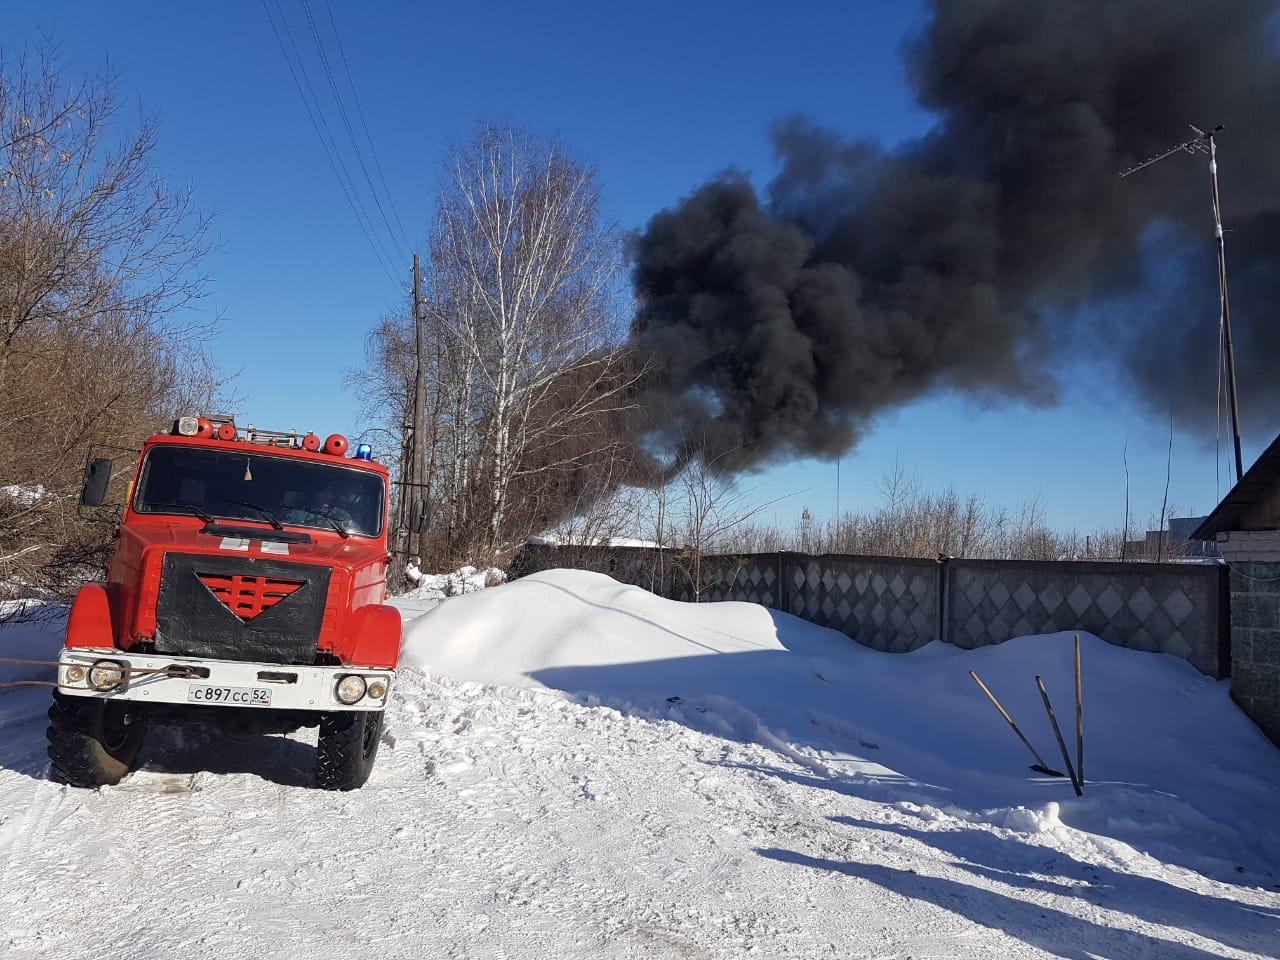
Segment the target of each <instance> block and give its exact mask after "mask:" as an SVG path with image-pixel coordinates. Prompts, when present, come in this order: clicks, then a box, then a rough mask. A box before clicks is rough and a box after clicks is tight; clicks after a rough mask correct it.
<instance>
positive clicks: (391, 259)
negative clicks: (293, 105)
mask: <svg viewBox="0 0 1280 960" xmlns="http://www.w3.org/2000/svg"><path fill="white" fill-rule="evenodd" d="M273 2H274V3H275V5H276V12H277V13H279V14H280V20H281V23H282V24H283V25H284V33H285V36H286V37H287V38H288V40H289V46H290V47H291V48H292V49H293V55H294V58H295V59H296V60H297V62H298V71H299V73H301V75H302V82H303V84H305V86H306V88H307V91H308V92H309V93H310V94H311V102H312V103H313V104H314V105H315V108H316V116H318V117H319V119H320V126H321V127H323V129H324V136H327V137H328V143H329V146H330V147H331V148H332V150H333V154H334V156H335V157H337V158H338V165H339V166H340V167H341V168H342V173H343V174H345V176H346V183H347V185H348V186H349V188H350V191H351V196H352V197H353V199H354V200H355V203H356V205H357V206H358V207H359V208H360V211H361V213H362V214H363V215H364V218H365V220H366V222H367V223H368V227H369V232H370V235H371V237H372V239H373V240H374V241H376V242H377V245H378V248H379V249H380V250H381V251H382V254H383V256H384V257H385V258H386V262H387V263H388V264H390V265H391V272H392V273H393V274H394V273H396V272H397V271H396V268H395V264H396V263H397V258H396V256H395V255H394V254H392V252H391V248H389V247H388V246H387V245H386V243H385V242H384V241H383V239H382V237H381V235H379V233H378V231H377V229H376V227H375V225H374V222H373V216H372V215H371V214H370V213H369V210H368V208H367V207H366V206H365V204H364V200H363V199H362V198H361V197H360V190H359V188H357V186H356V182H355V178H353V177H352V176H351V171H350V170H349V169H348V167H347V163H346V160H345V159H344V158H343V156H342V151H341V149H339V147H338V139H337V137H335V136H334V135H333V131H332V130H331V129H330V128H329V121H328V119H327V118H326V117H325V111H324V109H323V108H322V107H321V105H320V97H319V95H318V94H317V93H316V89H315V87H314V86H313V85H312V83H311V76H310V74H308V73H307V66H306V61H305V60H304V59H303V57H302V51H301V50H300V49H299V48H298V43H297V41H296V40H295V39H294V36H293V29H292V28H291V27H290V26H289V19H288V17H286V16H285V14H284V9H283V8H282V7H281V6H280V0H273ZM322 139H323V137H322ZM394 246H395V244H394V242H393V243H392V247H394Z"/></svg>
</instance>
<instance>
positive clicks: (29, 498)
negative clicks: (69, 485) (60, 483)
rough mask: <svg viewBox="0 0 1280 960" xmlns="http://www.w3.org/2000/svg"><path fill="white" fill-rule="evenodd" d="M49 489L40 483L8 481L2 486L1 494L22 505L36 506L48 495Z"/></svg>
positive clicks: (0, 487) (0, 488)
mask: <svg viewBox="0 0 1280 960" xmlns="http://www.w3.org/2000/svg"><path fill="white" fill-rule="evenodd" d="M48 493H49V492H48V491H47V490H46V489H45V488H44V486H42V485H41V484H38V483H32V484H22V483H8V484H4V485H2V486H0V496H4V497H7V498H8V499H10V500H12V501H13V502H14V503H16V504H17V505H18V506H20V507H31V506H35V505H36V504H37V503H39V502H40V501H41V500H43V499H45V497H47V496H48Z"/></svg>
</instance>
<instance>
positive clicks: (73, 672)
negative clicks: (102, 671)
mask: <svg viewBox="0 0 1280 960" xmlns="http://www.w3.org/2000/svg"><path fill="white" fill-rule="evenodd" d="M84 674H85V670H84V667H82V666H80V664H78V663H73V664H72V665H71V666H69V667H67V683H80V682H81V681H82V680H84Z"/></svg>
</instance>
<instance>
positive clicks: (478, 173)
mask: <svg viewBox="0 0 1280 960" xmlns="http://www.w3.org/2000/svg"><path fill="white" fill-rule="evenodd" d="M599 207H600V193H599V187H598V185H597V183H596V178H595V174H594V171H592V170H591V169H590V168H589V167H587V166H586V165H584V164H582V163H579V162H577V161H576V160H574V159H573V158H572V157H570V156H569V155H568V154H567V153H566V152H565V150H564V149H563V148H562V147H561V146H559V145H558V144H556V143H554V142H550V141H544V140H539V139H537V138H535V137H533V136H531V135H530V134H528V133H527V132H525V131H522V130H520V129H518V128H516V127H513V126H510V125H504V124H484V125H481V126H480V127H479V128H478V129H477V131H476V133H475V136H474V137H473V138H472V140H471V141H470V142H469V143H468V144H466V145H465V146H463V147H460V148H458V149H457V150H455V151H454V152H453V153H452V154H451V155H450V156H449V158H448V160H447V161H446V164H445V181H444V184H443V185H442V189H441V192H440V196H439V200H438V203H437V208H436V217H435V228H434V233H433V236H432V239H431V251H430V261H431V281H432V294H433V295H432V297H431V300H430V313H431V318H430V321H431V323H432V326H433V329H434V332H435V335H436V336H437V338H438V340H439V342H440V343H441V345H442V346H441V349H442V350H443V351H444V352H445V353H447V354H448V355H449V364H448V374H449V376H450V377H451V378H452V382H451V383H450V384H449V389H450V390H451V392H452V394H453V396H454V398H455V404H456V407H457V409H456V412H455V415H454V421H455V425H456V428H457V429H456V431H455V436H456V440H457V444H456V447H455V450H454V458H453V467H454V470H455V471H458V472H461V473H464V474H465V476H462V475H459V476H457V477H456V478H455V481H454V482H455V484H456V485H457V486H458V487H459V488H460V487H461V486H462V485H464V484H467V485H470V486H472V487H473V488H479V489H482V490H483V491H484V496H485V501H484V502H483V503H482V504H479V503H478V504H476V505H475V506H476V508H477V509H479V510H480V511H481V512H482V515H483V522H484V530H485V535H484V539H485V544H486V546H487V547H488V549H489V550H490V551H494V550H497V549H499V548H500V547H501V545H502V541H503V533H504V529H505V521H506V519H507V514H508V511H509V509H510V507H511V504H512V500H513V491H514V490H516V489H517V488H518V487H520V486H524V485H531V484H534V483H535V478H537V477H542V478H545V477H546V476H547V475H553V474H557V473H559V474H564V473H567V472H571V471H573V470H574V469H575V468H578V467H581V466H583V465H585V464H587V463H590V462H592V461H594V460H598V459H599V458H600V457H601V456H602V454H603V453H605V452H607V451H608V450H610V449H613V448H615V447H616V446H617V445H618V444H619V443H620V442H621V441H620V440H619V438H618V437H616V436H614V437H609V436H602V435H601V432H600V427H601V425H602V423H604V422H605V421H607V420H608V419H609V418H610V417H612V416H615V415H618V414H620V413H622V412H623V411H626V410H628V409H630V407H631V406H632V399H631V398H632V396H633V392H634V391H633V389H632V388H633V387H634V385H635V383H636V380H637V379H638V377H639V375H640V371H637V370H635V369H634V368H633V367H631V366H630V365H629V363H630V358H629V355H628V354H627V352H626V351H625V350H624V349H623V347H622V346H620V337H619V329H618V325H617V320H616V316H615V315H614V313H613V311H612V310H611V302H610V300H611V293H612V289H611V287H612V284H613V282H614V280H615V278H616V277H617V273H618V270H619V268H620V265H621V257H620V243H619V238H618V237H617V236H616V234H615V233H614V232H613V231H611V230H610V229H608V228H606V227H604V226H602V225H601V222H600V209H599ZM566 384H572V387H573V389H572V390H567V389H565V386H566ZM464 428H465V431H464Z"/></svg>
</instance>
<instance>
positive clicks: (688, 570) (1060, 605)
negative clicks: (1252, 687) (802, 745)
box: [512, 547, 1269, 677]
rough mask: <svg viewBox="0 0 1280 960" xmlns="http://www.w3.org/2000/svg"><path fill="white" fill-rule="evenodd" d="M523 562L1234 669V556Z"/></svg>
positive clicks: (900, 632) (671, 555)
mask: <svg viewBox="0 0 1280 960" xmlns="http://www.w3.org/2000/svg"><path fill="white" fill-rule="evenodd" d="M512 566H513V569H512V573H513V575H515V576H523V575H525V574H528V573H533V572H536V571H537V570H545V569H547V568H549V567H556V566H571V567H578V568H580V569H587V570H596V571H599V572H601V573H607V574H609V575H610V576H612V577H614V578H615V579H617V580H620V581H622V582H624V583H631V584H635V585H636V586H640V587H643V588H644V589H646V590H651V591H653V592H654V593H657V594H660V595H662V596H665V597H669V598H671V599H673V600H686V601H692V600H704V601H716V600H743V601H747V602H749V603H759V604H763V605H764V606H766V607H772V608H774V609H776V610H782V611H785V612H786V613H791V614H794V615H795V616H798V617H802V618H804V619H805V620H809V621H811V622H813V623H816V624H820V625H821V626H824V627H831V628H832V629H835V630H839V631H840V632H841V633H844V634H846V635H847V636H849V637H852V638H854V639H856V640H857V641H858V642H859V643H862V644H864V645H866V646H869V647H873V648H874V649H876V650H886V651H890V652H894V653H905V652H907V651H910V650H915V649H917V648H919V647H922V646H924V645H925V644H926V643H929V642H930V641H933V640H942V641H944V642H947V643H953V644H955V645H956V646H960V647H965V648H967V649H971V648H973V647H981V646H987V645H989V644H993V643H1003V642H1004V641H1006V640H1010V639H1012V638H1013V637H1018V636H1025V635H1028V634H1037V633H1056V632H1058V631H1061V630H1083V631H1088V632H1089V633H1093V634H1096V635H1097V636H1099V637H1101V638H1102V639H1103V640H1106V641H1107V642H1109V643H1114V644H1116V645H1117V646H1122V647H1129V648H1132V649H1135V650H1146V651H1151V652H1159V653H1169V654H1173V655H1174V656H1178V657H1182V658H1184V659H1186V660H1188V661H1190V662H1191V663H1192V664H1193V665H1194V666H1195V667H1196V668H1197V669H1199V670H1200V671H1202V672H1203V673H1206V674H1208V675H1210V676H1214V677H1225V676H1228V675H1230V672H1231V646H1230V640H1231V617H1230V612H1229V611H1230V606H1229V591H1228V585H1227V573H1226V570H1227V568H1226V567H1224V566H1221V565H1215V564H1194V563H1111V562H1091V561H1036V560H945V561H934V560H921V559H913V558H904V557H864V556H851V555H845V554H827V555H820V556H812V555H809V554H800V553H760V554H740V555H718V556H704V557H701V558H700V559H699V560H698V561H697V563H696V565H695V564H694V563H693V561H692V560H691V558H690V556H689V555H688V554H687V553H684V552H680V551H671V550H661V551H660V550H653V549H646V548H636V547H610V548H605V547H598V548H576V547H559V548H551V547H530V548H526V550H524V551H523V552H522V553H521V554H520V556H519V557H517V558H516V561H515V562H514V563H513V565H512ZM695 582H696V584H697V588H696V589H695ZM1268 637H1269V635H1268ZM1252 639H1253V638H1252V636H1251V637H1250V641H1251V642H1252Z"/></svg>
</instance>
